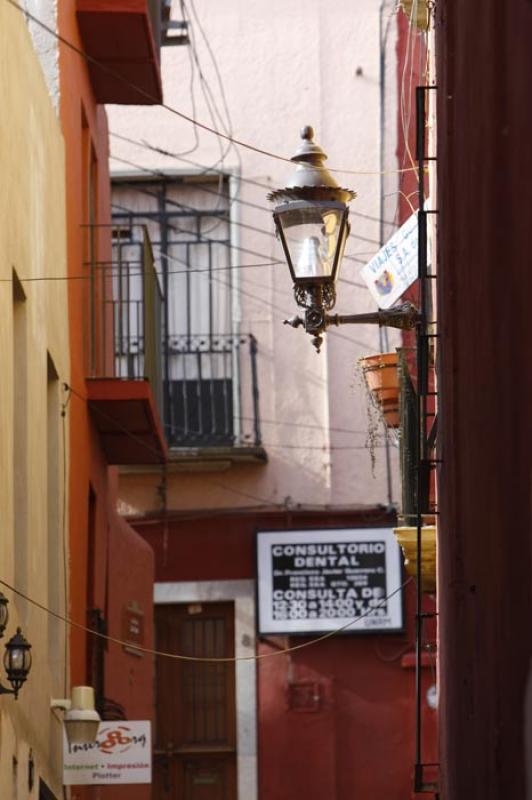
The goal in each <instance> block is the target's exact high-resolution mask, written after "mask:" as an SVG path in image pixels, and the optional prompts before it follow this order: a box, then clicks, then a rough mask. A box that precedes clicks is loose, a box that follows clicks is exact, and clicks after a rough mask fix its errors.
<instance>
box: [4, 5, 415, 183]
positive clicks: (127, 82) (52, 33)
mask: <svg viewBox="0 0 532 800" xmlns="http://www.w3.org/2000/svg"><path fill="white" fill-rule="evenodd" d="M5 2H7V3H9V5H11V6H12V7H13V8H15V9H16V10H17V11H19V12H21V13H23V14H24V15H25V16H26V17H27V18H28V19H31V21H32V22H34V23H35V24H36V25H38V26H39V27H40V28H41V29H42V30H44V31H46V32H47V33H48V34H49V35H50V36H53V37H54V38H55V39H57V40H58V41H59V42H61V44H63V45H65V47H68V48H69V49H70V50H72V51H73V52H75V53H77V54H78V55H79V56H80V57H81V58H83V59H85V60H86V61H87V62H88V63H89V64H93V65H94V66H97V67H98V68H99V69H100V70H101V71H102V72H104V73H106V74H107V75H110V76H111V77H113V78H115V79H116V80H118V81H120V82H121V83H122V84H124V85H125V86H127V87H128V88H130V89H133V90H135V92H137V93H138V94H139V95H140V96H142V97H144V98H146V99H147V100H149V101H151V104H152V105H158V106H160V107H161V108H164V109H165V110H166V111H168V112H169V113H171V114H174V115H175V116H177V117H179V118H180V119H182V120H184V121H185V122H189V123H190V124H192V125H196V126H197V127H198V128H201V129H202V130H205V131H207V132H208V133H211V134H213V135H214V136H218V137H220V138H221V139H225V140H226V141H228V142H231V143H232V144H234V145H238V146H239V147H243V148H244V149H246V150H250V151H252V152H255V153H258V154H259V155H263V156H266V157H268V158H272V159H275V160H277V161H283V162H285V163H292V161H291V159H290V158H289V157H287V156H282V155H280V154H279V153H275V152H273V151H271V150H266V149H264V148H261V147H258V146H257V145H253V144H250V143H249V142H245V141H243V140H241V139H237V138H235V137H232V136H229V135H227V134H225V133H223V132H221V131H219V130H217V129H216V128H213V127H211V126H209V125H207V124H206V123H204V122H201V121H199V120H197V119H194V118H193V117H191V116H190V115H189V114H185V113H184V112H183V111H180V110H179V109H177V108H174V107H173V106H170V105H168V103H164V102H159V101H158V98H157V97H155V96H154V95H152V94H151V93H150V92H148V91H146V90H145V89H143V88H142V87H140V86H138V85H137V84H135V83H133V82H132V81H130V80H129V79H127V78H125V77H124V76H123V75H122V74H121V73H120V72H117V71H116V70H114V69H112V68H111V67H109V66H108V65H107V64H105V63H104V62H102V61H99V60H98V59H97V58H94V57H93V56H90V55H89V54H88V53H85V52H84V51H83V50H82V49H81V48H79V47H77V45H75V44H73V42H71V41H69V40H68V39H66V37H64V36H62V35H61V34H59V33H57V31H54V30H53V29H52V28H50V27H49V26H48V25H46V24H45V23H44V22H43V21H42V20H40V19H39V18H38V17H36V16H35V15H34V14H31V13H30V12H29V11H25V10H24V9H23V8H21V7H20V6H19V5H18V3H17V2H16V0H5ZM416 169H417V168H416ZM411 170H412V167H407V168H405V169H400V170H392V171H391V172H392V173H394V174H395V173H397V172H410V171H411ZM329 172H338V173H343V174H345V175H380V174H381V172H380V171H378V170H377V171H375V170H348V169H340V168H338V167H336V168H329Z"/></svg>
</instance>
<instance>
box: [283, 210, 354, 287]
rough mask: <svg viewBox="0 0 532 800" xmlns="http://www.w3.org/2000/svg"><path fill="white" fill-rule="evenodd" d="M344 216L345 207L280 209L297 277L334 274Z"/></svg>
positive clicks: (285, 236) (318, 276)
mask: <svg viewBox="0 0 532 800" xmlns="http://www.w3.org/2000/svg"><path fill="white" fill-rule="evenodd" d="M342 216H343V212H342V210H341V209H338V208H328V207H327V206H319V207H317V206H311V205H309V206H308V207H306V208H297V209H290V208H289V209H286V210H283V211H281V212H279V213H278V220H279V223H280V225H281V226H282V229H283V234H284V238H285V241H286V246H287V248H288V251H289V255H290V261H291V262H292V267H293V270H294V275H295V278H296V279H306V278H322V277H331V276H332V271H333V266H334V258H335V253H336V249H337V247H338V235H339V232H340V227H341V222H342ZM333 277H335V276H333Z"/></svg>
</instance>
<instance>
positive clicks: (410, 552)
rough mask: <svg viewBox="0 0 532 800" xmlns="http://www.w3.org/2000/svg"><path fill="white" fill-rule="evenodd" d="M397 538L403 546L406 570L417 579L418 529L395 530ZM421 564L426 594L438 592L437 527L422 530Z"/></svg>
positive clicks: (424, 526)
mask: <svg viewBox="0 0 532 800" xmlns="http://www.w3.org/2000/svg"><path fill="white" fill-rule="evenodd" d="M394 534H395V538H396V539H397V541H398V542H399V544H400V545H401V548H402V550H403V555H404V559H405V568H406V571H407V572H408V574H409V575H413V576H414V577H417V528H416V527H402V528H394ZM421 564H422V583H423V591H424V592H434V591H435V590H436V526H435V525H423V527H422V528H421Z"/></svg>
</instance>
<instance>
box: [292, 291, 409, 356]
mask: <svg viewBox="0 0 532 800" xmlns="http://www.w3.org/2000/svg"><path fill="white" fill-rule="evenodd" d="M420 320H421V316H420V313H419V311H418V310H417V308H416V307H415V305H414V304H413V303H410V302H409V301H407V302H406V303H402V304H401V305H400V306H394V307H393V308H389V309H387V310H383V309H379V311H374V312H372V313H370V314H327V313H326V312H325V310H324V309H323V308H319V307H318V306H312V307H310V308H307V310H306V311H305V317H304V318H303V317H297V316H296V317H290V319H285V321H284V324H285V325H291V326H292V328H300V327H301V326H303V328H305V330H306V332H307V333H309V334H310V335H311V336H313V337H314V338H313V340H312V343H313V345H314V347H315V348H316V350H317V351H318V352H319V351H320V347H321V344H322V341H323V337H322V335H321V334H322V333H325V331H326V330H327V328H328V327H329V326H330V325H379V326H380V327H383V326H386V327H388V328H400V329H402V330H410V329H411V328H415V327H416V325H418V324H419V322H420Z"/></svg>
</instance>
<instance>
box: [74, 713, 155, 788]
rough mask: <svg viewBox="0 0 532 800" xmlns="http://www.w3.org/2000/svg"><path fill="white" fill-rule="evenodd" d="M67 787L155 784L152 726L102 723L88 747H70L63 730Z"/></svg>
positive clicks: (138, 723) (132, 723)
mask: <svg viewBox="0 0 532 800" xmlns="http://www.w3.org/2000/svg"><path fill="white" fill-rule="evenodd" d="M63 783H64V785H65V786H80V785H94V784H118V783H151V723H150V722H129V721H128V720H125V721H120V722H101V723H100V727H99V728H98V736H97V737H96V741H95V742H91V743H84V744H69V743H68V741H67V738H66V734H65V733H64V730H63Z"/></svg>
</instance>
